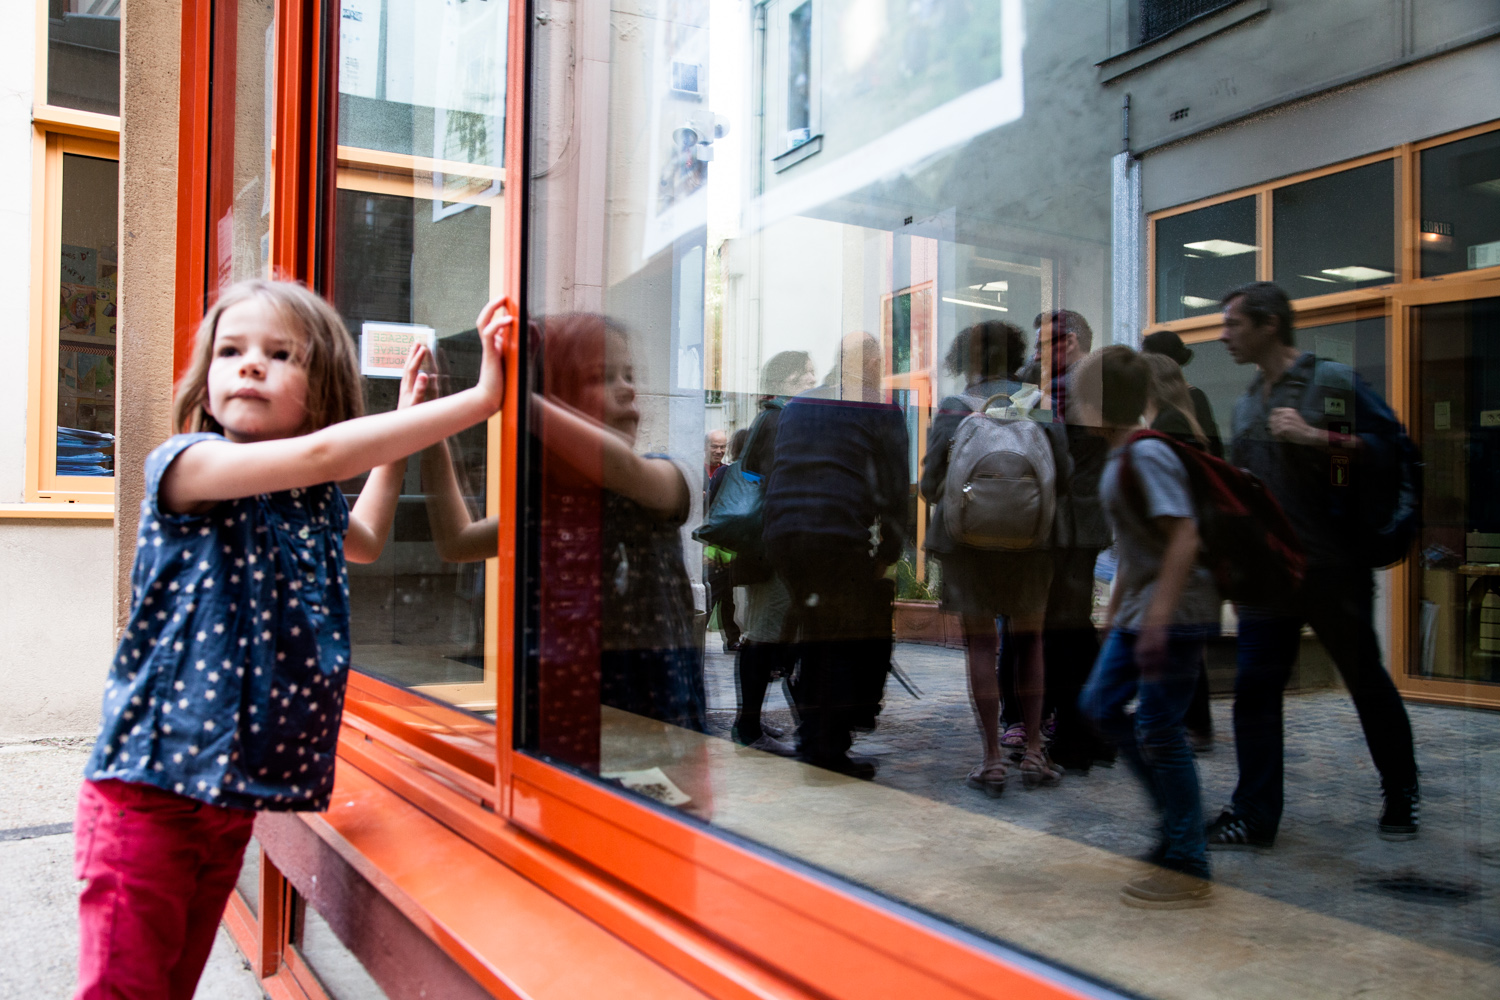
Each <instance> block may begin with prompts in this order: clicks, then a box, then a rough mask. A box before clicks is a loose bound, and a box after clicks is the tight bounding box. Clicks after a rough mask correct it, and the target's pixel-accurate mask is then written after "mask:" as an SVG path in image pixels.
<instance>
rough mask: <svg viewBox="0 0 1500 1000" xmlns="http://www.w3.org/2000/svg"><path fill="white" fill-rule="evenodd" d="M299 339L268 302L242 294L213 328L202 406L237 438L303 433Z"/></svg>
mask: <svg viewBox="0 0 1500 1000" xmlns="http://www.w3.org/2000/svg"><path fill="white" fill-rule="evenodd" d="M300 346H301V345H300V344H299V342H298V339H297V337H296V336H295V335H294V334H292V333H290V332H289V331H287V329H286V327H285V324H283V323H282V321H281V317H280V316H278V315H277V314H276V311H275V310H274V309H273V308H271V305H270V304H269V303H267V302H264V301H262V300H260V299H258V298H251V299H246V300H245V301H244V302H239V303H236V304H235V305H232V306H230V307H229V308H228V309H226V310H224V312H223V314H222V315H220V316H219V324H218V329H217V331H216V332H215V334H214V347H213V360H212V361H211V362H210V363H209V367H208V399H207V400H206V403H205V406H206V407H207V409H208V412H209V415H210V416H212V417H213V418H214V419H215V420H217V421H218V422H219V424H220V425H221V426H222V427H223V428H224V436H225V437H227V438H229V440H231V441H235V442H246V441H270V440H274V439H276V438H285V437H292V436H293V435H295V434H298V433H301V431H302V430H303V428H304V426H305V424H306V423H307V371H306V370H305V369H304V368H303V367H302V365H301V363H300V362H299V361H298V360H297V356H298V353H299V352H298V348H299V347H300Z"/></svg>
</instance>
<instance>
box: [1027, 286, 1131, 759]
mask: <svg viewBox="0 0 1500 1000" xmlns="http://www.w3.org/2000/svg"><path fill="white" fill-rule="evenodd" d="M1036 326H1037V355H1038V358H1039V359H1040V361H1042V362H1045V363H1044V364H1039V370H1041V369H1045V370H1046V371H1049V372H1050V373H1051V381H1050V383H1049V384H1048V385H1046V386H1044V387H1043V388H1044V389H1047V390H1048V394H1049V396H1050V397H1051V402H1052V407H1053V417H1054V419H1057V420H1062V421H1064V422H1065V423H1066V425H1067V434H1068V454H1069V455H1070V456H1071V457H1072V459H1073V474H1072V476H1071V477H1070V478H1069V480H1068V489H1067V492H1065V493H1061V494H1059V495H1058V498H1057V506H1058V529H1059V530H1058V536H1059V538H1058V548H1057V553H1056V555H1057V561H1056V564H1055V568H1054V569H1053V572H1052V590H1051V593H1049V594H1048V596H1047V631H1046V637H1045V640H1044V641H1045V645H1046V660H1047V696H1046V700H1047V704H1046V708H1044V711H1045V710H1046V709H1050V710H1052V711H1053V712H1055V713H1056V722H1057V730H1056V734H1055V737H1054V739H1053V741H1052V759H1053V760H1055V761H1057V763H1058V765H1059V766H1061V767H1065V768H1068V769H1070V770H1080V771H1087V770H1088V769H1089V767H1090V766H1091V765H1092V764H1093V763H1094V762H1095V761H1101V762H1113V760H1114V750H1113V748H1111V747H1110V746H1109V745H1108V744H1107V743H1105V742H1103V741H1101V740H1099V739H1098V738H1097V736H1096V735H1095V732H1094V728H1093V726H1091V725H1089V723H1088V722H1087V721H1086V720H1085V719H1083V718H1082V717H1081V716H1080V715H1079V713H1078V692H1079V691H1081V690H1082V689H1083V682H1084V680H1085V679H1086V678H1087V677H1088V672H1089V667H1090V666H1091V665H1092V664H1093V662H1094V660H1095V659H1096V658H1097V657H1098V655H1099V636H1098V633H1097V632H1096V631H1095V629H1094V620H1093V613H1094V564H1095V563H1096V562H1097V561H1098V558H1099V553H1100V551H1101V550H1103V549H1106V548H1108V547H1109V544H1110V541H1111V539H1110V533H1109V525H1108V524H1107V523H1106V522H1105V519H1104V511H1103V508H1102V507H1100V504H1099V476H1100V475H1101V474H1102V473H1103V471H1104V459H1105V454H1106V453H1107V452H1108V450H1109V449H1108V447H1107V446H1106V445H1105V443H1104V440H1103V438H1101V437H1099V435H1097V434H1095V433H1093V430H1092V429H1091V428H1089V427H1087V426H1084V425H1083V424H1082V423H1080V422H1079V420H1078V418H1077V416H1076V415H1075V414H1073V413H1072V412H1070V410H1069V409H1068V372H1070V371H1071V370H1072V369H1073V367H1074V366H1075V365H1077V364H1078V363H1079V362H1080V361H1082V360H1083V359H1084V358H1085V357H1087V356H1088V353H1089V351H1091V350H1093V345H1094V332H1093V330H1092V329H1091V328H1090V327H1089V324H1088V321H1087V320H1085V319H1084V318H1083V317H1082V316H1080V315H1079V314H1078V313H1076V312H1073V311H1072V310H1071V309H1059V310H1057V311H1056V312H1048V313H1043V314H1042V315H1040V316H1038V317H1037V318H1036ZM1005 721H1006V723H1007V724H1010V723H1014V722H1015V721H1017V720H1015V719H1014V718H1012V717H1011V715H1010V713H1009V711H1007V713H1006V719H1005Z"/></svg>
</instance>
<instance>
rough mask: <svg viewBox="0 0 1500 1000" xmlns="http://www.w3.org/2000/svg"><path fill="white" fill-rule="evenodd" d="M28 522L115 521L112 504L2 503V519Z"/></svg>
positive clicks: (0, 506)
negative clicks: (22, 519) (8, 518)
mask: <svg viewBox="0 0 1500 1000" xmlns="http://www.w3.org/2000/svg"><path fill="white" fill-rule="evenodd" d="M5 517H13V518H24V519H27V520H62V521H113V520H114V518H115V505H114V504H112V503H45V502H43V503H0V518H5Z"/></svg>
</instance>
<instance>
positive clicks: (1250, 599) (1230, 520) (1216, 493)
mask: <svg viewBox="0 0 1500 1000" xmlns="http://www.w3.org/2000/svg"><path fill="white" fill-rule="evenodd" d="M1146 439H1151V440H1155V441H1164V442H1166V443H1167V445H1169V446H1170V447H1171V449H1172V451H1173V452H1174V453H1175V454H1176V455H1177V457H1178V459H1179V460H1181V462H1182V464H1183V467H1184V468H1186V469H1187V474H1188V482H1189V483H1190V485H1191V487H1192V491H1193V501H1194V506H1195V507H1196V508H1197V512H1198V536H1199V538H1200V539H1201V540H1202V543H1203V554H1202V556H1201V559H1202V562H1203V564H1204V565H1205V566H1207V567H1208V569H1209V571H1210V572H1211V573H1213V577H1214V581H1215V583H1217V584H1218V587H1219V593H1220V595H1221V596H1223V597H1225V598H1228V599H1229V600H1231V601H1233V602H1234V603H1236V604H1248V605H1252V606H1255V607H1276V606H1279V605H1282V604H1284V603H1285V602H1286V600H1287V598H1288V597H1290V596H1291V595H1292V594H1293V593H1294V592H1295V591H1296V589H1297V588H1298V587H1299V586H1301V584H1302V575H1303V572H1304V570H1305V569H1306V566H1307V557H1306V555H1305V554H1304V552H1303V549H1302V541H1301V539H1299V538H1298V537H1297V531H1296V529H1295V528H1293V527H1292V523H1291V522H1290V521H1289V520H1287V516H1286V513H1285V512H1283V511H1282V509H1281V505H1280V504H1278V503H1277V502H1276V498H1275V497H1273V496H1271V494H1270V493H1268V492H1267V491H1266V488H1265V486H1264V485H1263V484H1262V483H1261V481H1260V480H1259V479H1257V478H1256V477H1255V475H1254V474H1253V473H1251V472H1249V471H1248V470H1245V469H1237V468H1235V467H1234V466H1232V465H1230V464H1229V463H1228V462H1226V461H1224V460H1223V459H1220V458H1214V457H1213V456H1212V455H1210V454H1209V453H1208V452H1206V451H1200V450H1198V449H1197V448H1193V447H1190V446H1188V445H1185V444H1183V443H1182V442H1180V441H1177V440H1176V439H1174V438H1171V437H1168V436H1167V435H1165V434H1162V433H1161V432H1159V431H1150V430H1140V431H1136V432H1135V433H1134V434H1132V435H1130V439H1129V440H1128V441H1127V442H1126V444H1125V448H1124V449H1123V450H1122V452H1121V454H1120V480H1119V481H1120V488H1121V489H1122V490H1124V491H1125V493H1126V495H1127V496H1129V497H1131V498H1132V502H1135V503H1137V504H1138V505H1142V506H1144V502H1145V499H1144V497H1143V496H1142V494H1141V487H1140V483H1139V482H1138V481H1137V480H1136V477H1135V473H1134V471H1133V470H1132V468H1131V465H1130V446H1131V445H1133V444H1135V443H1136V442H1137V441H1142V440H1146Z"/></svg>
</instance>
